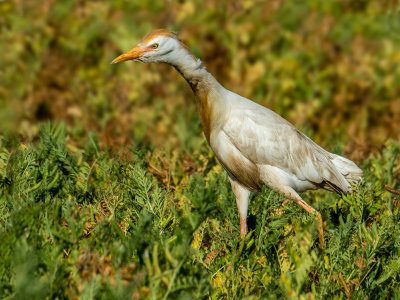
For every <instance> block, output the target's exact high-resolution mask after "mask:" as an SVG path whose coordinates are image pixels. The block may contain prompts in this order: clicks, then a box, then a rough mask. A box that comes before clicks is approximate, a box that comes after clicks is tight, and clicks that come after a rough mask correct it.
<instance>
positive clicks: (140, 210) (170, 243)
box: [0, 0, 400, 299]
mask: <svg viewBox="0 0 400 300" xmlns="http://www.w3.org/2000/svg"><path fill="white" fill-rule="evenodd" d="M399 7H400V6H399V4H398V3H397V2H396V1H368V0H363V1H341V0H333V1H322V0H321V1H318V0H306V1H281V0H274V1H265V2H260V1H251V0H250V1H244V2H243V3H238V2H237V1H215V0H207V1H200V0H195V1H181V2H175V1H165V2H164V1H158V0H155V1H148V0H141V1H123V0H117V1H80V2H79V1H72V0H65V1H53V0H44V1H40V3H39V2H38V1H9V0H5V1H0V82H1V84H0V212H1V213H0V298H7V299H30V298H32V299H45V298H48V299H53V298H59V299H64V298H71V299H78V298H79V299H94V298H95V299H98V298H101V299H142V298H151V299H163V298H164V299H167V298H169V299H178V298H180V299H191V298H209V297H211V298H213V299H215V298H220V299H225V298H228V299H231V298H245V297H250V298H251V297H253V298H258V297H260V296H262V297H264V298H272V299H273V298H277V299H281V298H283V297H286V298H292V299H298V298H303V299H313V298H317V299H318V298H333V297H335V298H338V299H339V298H346V297H347V298H354V299H360V298H362V299H364V298H366V297H367V296H368V297H370V298H391V297H393V298H400V275H399V271H400V225H399V221H400V220H399V219H400V203H399V197H400V196H399V195H396V190H397V191H398V190H399V189H400V180H399V178H400V143H399V140H400V130H399V124H400V99H399V95H400V85H398V82H400V54H399V51H398V49H399V47H400V37H399V34H398V32H400V21H399V20H400V9H399ZM160 27H166V28H169V29H172V30H176V31H178V32H179V33H180V36H181V37H182V39H183V40H184V41H185V42H186V43H187V44H188V45H189V46H190V48H191V49H192V50H193V52H194V53H195V54H196V56H198V57H201V58H202V60H203V62H204V64H205V65H206V66H207V68H208V69H209V70H210V71H211V72H212V73H213V74H214V75H215V76H216V77H217V79H218V80H220V82H221V83H223V84H224V85H225V86H226V87H228V88H229V89H231V90H234V91H235V92H238V93H239V94H241V95H243V96H246V97H248V98H250V99H253V100H254V101H256V102H259V103H261V104H263V105H265V106H268V107H270V108H272V109H274V110H275V111H277V112H278V113H279V114H281V115H282V116H284V117H285V118H287V119H289V120H290V121H292V122H293V123H294V124H296V126H297V127H298V128H300V129H301V130H303V131H305V132H306V133H307V134H308V135H309V136H311V137H312V138H313V139H314V140H315V141H317V142H318V143H320V144H321V145H323V146H324V147H325V148H327V149H328V150H331V151H334V152H336V153H344V154H345V155H346V156H347V157H349V158H352V159H353V160H355V161H356V162H357V163H358V164H359V165H360V166H361V167H362V168H363V170H364V172H365V177H364V181H363V183H361V184H360V185H358V186H355V187H354V193H353V194H352V195H349V196H343V197H340V196H338V195H335V194H333V193H329V192H325V191H319V192H310V193H307V194H305V195H304V198H305V199H306V200H307V202H309V203H310V204H312V205H313V207H315V208H316V209H317V210H319V211H320V212H321V214H322V217H323V220H324V226H325V239H326V244H327V247H326V249H321V248H320V247H319V244H318V238H317V226H316V223H315V221H314V217H313V216H310V215H308V214H307V213H306V212H304V211H303V210H302V209H301V208H300V207H298V206H297V205H295V204H293V203H291V202H288V201H285V199H284V198H283V197H282V196H281V195H279V194H277V193H275V192H273V191H271V190H270V189H268V188H265V189H264V190H263V192H262V193H260V194H259V195H253V196H252V198H251V204H250V211H249V228H250V231H251V232H250V234H249V235H248V236H246V238H245V239H244V240H240V237H239V217H238V214H237V211H236V205H235V201H234V196H233V194H232V191H231V189H230V186H229V182H228V179H227V176H226V174H225V172H224V171H223V170H222V169H221V167H220V166H219V165H218V163H217V162H216V160H215V157H214V156H213V154H212V152H211V150H210V149H209V147H208V146H207V144H206V141H205V139H204V137H203V136H202V134H201V129H200V122H199V119H198V116H197V114H196V111H195V107H194V105H193V103H192V102H193V101H192V99H193V96H192V93H191V90H190V89H189V88H188V87H187V84H186V83H185V82H184V81H183V80H182V79H181V78H180V77H179V74H177V73H176V72H175V71H174V70H173V69H171V68H169V67H168V66H163V65H141V64H135V65H133V64H130V63H125V64H121V65H117V66H114V65H113V66H111V65H109V62H110V61H111V60H112V59H113V58H115V57H116V56H117V55H119V54H120V53H121V52H123V51H126V50H129V49H131V48H132V47H133V46H134V45H135V44H136V43H137V41H138V40H139V39H140V37H141V36H143V35H144V34H146V33H147V32H149V31H151V30H152V29H155V28H160ZM48 120H50V121H52V122H48ZM385 185H387V186H389V187H391V188H392V189H394V190H392V192H389V191H388V190H387V189H385Z"/></svg>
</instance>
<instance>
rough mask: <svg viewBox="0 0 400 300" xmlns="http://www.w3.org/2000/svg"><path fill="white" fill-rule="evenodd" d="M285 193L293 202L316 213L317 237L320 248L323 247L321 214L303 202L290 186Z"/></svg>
mask: <svg viewBox="0 0 400 300" xmlns="http://www.w3.org/2000/svg"><path fill="white" fill-rule="evenodd" d="M285 195H286V196H287V197H289V198H290V199H292V200H293V201H294V202H296V203H297V204H298V205H300V206H301V207H302V208H304V209H305V210H306V211H307V212H308V213H310V214H316V216H317V218H316V219H317V222H318V238H319V244H320V245H321V248H322V249H325V240H324V227H323V222H322V216H321V214H320V213H319V212H318V211H316V210H315V209H314V208H313V207H312V206H310V205H309V204H308V203H307V202H305V201H304V200H303V199H301V197H300V196H299V194H297V193H296V192H295V191H294V190H293V189H292V188H290V190H289V189H287V191H286V192H285Z"/></svg>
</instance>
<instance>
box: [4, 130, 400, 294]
mask: <svg viewBox="0 0 400 300" xmlns="http://www.w3.org/2000/svg"><path fill="white" fill-rule="evenodd" d="M399 157H400V145H399V143H397V142H394V141H391V142H388V143H387V144H386V146H385V148H384V149H383V150H382V152H381V153H380V154H378V155H376V156H374V157H371V159H369V160H367V161H366V162H365V163H364V165H363V169H364V170H365V179H364V182H363V183H362V184H360V185H358V186H357V187H355V192H354V193H353V194H352V195H348V196H343V197H338V196H336V195H334V194H332V193H328V192H320V193H317V195H316V197H309V198H308V199H307V200H308V201H310V202H312V203H313V204H314V205H315V207H316V208H317V209H318V210H319V211H320V212H321V213H322V215H323V218H324V220H325V227H326V228H325V231H326V239H327V248H326V249H324V250H322V249H320V248H319V247H318V243H317V232H316V228H317V227H316V224H315V223H314V218H313V217H312V216H309V215H308V214H307V213H305V212H303V211H302V210H301V209H300V208H299V207H297V206H296V205H295V204H293V203H289V202H288V201H284V199H283V198H282V197H281V196H280V195H279V194H277V193H275V192H273V191H271V190H270V189H268V188H265V189H264V190H263V192H262V193H261V194H260V195H257V196H254V197H253V198H252V201H251V207H250V229H251V234H249V235H248V236H246V238H245V239H244V240H241V239H240V237H239V229H238V224H239V220H238V215H237V212H236V207H235V203H234V197H233V194H232V192H231V190H230V186H229V182H228V180H227V176H226V174H225V173H224V172H223V171H222V170H221V168H220V167H219V166H218V165H216V164H215V162H209V163H210V164H211V165H212V167H205V168H204V170H203V172H199V173H197V174H193V175H190V176H189V178H188V181H187V183H186V184H184V185H182V186H177V187H176V189H173V190H172V189H171V190H169V191H168V190H167V189H166V187H165V185H163V184H160V182H159V180H157V179H156V178H155V176H154V175H151V173H148V171H147V170H148V168H149V164H150V162H149V161H148V159H146V153H145V152H143V151H142V150H132V160H131V161H127V160H124V159H121V158H119V157H118V156H114V155H112V154H111V153H110V152H108V151H103V150H100V149H99V146H98V144H97V142H96V139H95V138H94V137H93V136H91V137H90V139H89V140H88V142H87V146H86V148H85V149H77V148H75V147H73V146H70V145H69V144H68V143H67V135H66V132H65V126H64V125H63V124H61V125H59V126H56V125H52V124H51V123H46V124H44V125H42V126H41V129H40V133H39V140H38V142H37V143H35V144H31V145H24V144H21V145H20V146H19V147H18V148H15V149H13V150H12V151H8V150H7V148H6V147H5V143H4V139H2V144H1V145H0V209H1V216H0V224H1V227H0V230H1V231H0V253H1V256H0V291H1V292H0V293H1V294H0V296H1V297H2V298H3V297H8V298H9V299H27V298H32V297H33V298H35V299H43V298H49V299H54V298H59V299H64V298H71V299H75V298H81V299H94V298H96V299H97V298H104V299H141V298H150V299H162V298H164V299H177V298H182V299H186V298H196V299H199V298H209V297H211V298H243V297H246V296H262V297H266V298H282V297H287V298H293V299H297V298H299V297H306V298H320V297H332V296H334V297H338V298H345V297H349V298H350V297H353V298H365V297H366V296H369V297H371V296H372V297H373V298H388V297H398V296H400V294H399V293H400V285H399V281H400V277H399V269H400V258H399V257H400V238H399V236H400V226H399V221H400V204H399V200H398V198H397V197H398V196H397V197H396V195H395V194H392V193H390V192H389V191H387V190H386V189H385V188H384V184H388V185H390V186H392V187H395V188H399V186H398V176H399V171H400V159H399ZM382 178H383V179H384V180H382ZM396 185H397V186H396ZM313 198H315V201H314V200H313Z"/></svg>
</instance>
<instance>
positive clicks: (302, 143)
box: [223, 106, 349, 191]
mask: <svg viewBox="0 0 400 300" xmlns="http://www.w3.org/2000/svg"><path fill="white" fill-rule="evenodd" d="M260 107H261V108H262V109H260ZM223 131H224V132H225V134H226V135H227V136H228V137H229V139H230V140H231V142H232V143H233V144H234V145H235V147H236V148H237V149H238V150H239V151H240V152H241V153H242V154H243V155H244V156H245V157H246V158H247V159H249V160H250V161H252V162H253V163H255V164H268V165H271V166H275V167H278V168H280V169H282V170H284V171H285V172H288V173H289V174H293V175H295V176H296V177H297V178H298V179H300V180H308V181H310V182H312V183H315V184H316V185H325V184H326V183H329V184H330V185H331V186H332V185H333V186H334V187H335V189H336V190H337V189H340V190H342V191H346V190H347V189H348V187H349V183H348V182H347V181H346V180H345V178H344V177H343V176H342V175H341V174H340V172H339V171H338V170H337V169H336V167H335V166H334V164H333V163H332V159H333V155H332V154H331V153H329V152H327V151H325V150H324V149H322V148H321V147H320V146H318V145H317V144H316V143H314V142H313V141H312V140H311V139H309V138H308V137H307V136H305V135H304V134H303V133H301V132H300V131H299V130H297V129H296V128H295V127H294V126H293V125H291V124H290V123H289V122H288V121H286V120H285V119H283V118H282V117H280V116H279V115H277V114H275V113H274V112H273V111H271V110H269V109H267V108H265V107H262V106H257V107H254V108H246V109H243V108H242V109H237V110H233V109H232V111H231V113H230V117H229V118H228V119H227V122H226V123H225V124H224V126H223Z"/></svg>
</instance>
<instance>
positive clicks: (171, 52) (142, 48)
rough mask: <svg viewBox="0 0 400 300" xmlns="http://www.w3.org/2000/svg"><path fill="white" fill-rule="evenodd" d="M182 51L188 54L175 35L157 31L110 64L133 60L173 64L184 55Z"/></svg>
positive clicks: (164, 30)
mask: <svg viewBox="0 0 400 300" xmlns="http://www.w3.org/2000/svg"><path fill="white" fill-rule="evenodd" d="M183 51H184V52H186V54H188V53H189V54H190V52H189V51H188V49H187V47H186V46H185V45H184V44H183V43H182V42H181V41H180V40H179V38H178V37H177V35H176V34H175V33H173V32H172V31H169V30H166V29H158V30H155V31H153V32H151V33H149V34H148V35H146V36H145V37H144V38H143V39H142V40H141V41H140V43H139V44H138V45H137V46H136V47H135V48H133V49H132V50H130V51H128V52H126V53H124V54H121V55H120V56H118V57H117V58H116V59H114V60H113V61H112V62H111V63H112V64H116V63H119V62H123V61H127V60H133V61H141V62H145V63H147V62H165V63H169V64H175V61H176V60H177V59H179V57H181V56H182V55H183V54H184V53H183ZM190 55H191V54H190ZM191 56H192V57H193V55H191ZM193 58H194V57H193Z"/></svg>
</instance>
